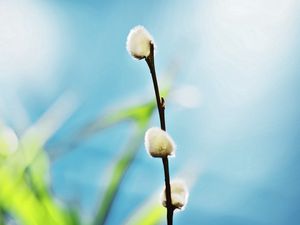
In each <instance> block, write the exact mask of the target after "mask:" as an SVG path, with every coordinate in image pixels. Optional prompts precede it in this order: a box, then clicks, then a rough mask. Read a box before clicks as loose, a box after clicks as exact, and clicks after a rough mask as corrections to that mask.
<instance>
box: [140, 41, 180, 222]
mask: <svg viewBox="0 0 300 225" xmlns="http://www.w3.org/2000/svg"><path fill="white" fill-rule="evenodd" d="M145 60H146V62H147V64H148V67H149V70H150V73H151V77H152V82H153V87H154V92H155V97H156V103H157V109H158V115H159V120H160V127H161V129H162V130H164V131H166V122H165V100H164V98H161V97H160V94H159V88H158V83H157V78H156V72H155V64H154V46H153V44H152V43H150V55H149V56H148V57H147V58H145ZM162 162H163V167H164V176H165V186H166V207H167V222H168V225H173V212H174V207H173V205H172V199H171V185H170V172H169V161H168V157H163V158H162Z"/></svg>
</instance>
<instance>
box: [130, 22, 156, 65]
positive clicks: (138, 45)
mask: <svg viewBox="0 0 300 225" xmlns="http://www.w3.org/2000/svg"><path fill="white" fill-rule="evenodd" d="M151 44H152V45H154V41H153V38H152V36H151V35H150V33H149V32H148V31H147V30H146V29H145V28H144V27H143V26H136V27H134V28H132V29H131V30H130V32H129V34H128V36H127V43H126V48H127V51H128V52H129V54H130V55H132V56H133V57H134V58H136V59H144V58H147V57H148V56H149V55H150V51H151V50H150V49H151Z"/></svg>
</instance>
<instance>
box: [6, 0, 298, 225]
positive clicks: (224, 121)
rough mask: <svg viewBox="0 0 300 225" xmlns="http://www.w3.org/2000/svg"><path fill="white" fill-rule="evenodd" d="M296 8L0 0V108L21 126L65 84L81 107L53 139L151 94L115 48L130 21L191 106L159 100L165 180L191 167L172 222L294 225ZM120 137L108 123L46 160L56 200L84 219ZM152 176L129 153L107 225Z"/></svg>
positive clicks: (288, 1)
mask: <svg viewBox="0 0 300 225" xmlns="http://www.w3.org/2000/svg"><path fill="white" fill-rule="evenodd" d="M299 6H300V4H299V2H298V1H297V0H275V1H271V0H260V1H258V0H243V1H240V0H225V1H221V0H220V1H217V0H214V1H188V2H183V1H179V0H178V1H161V2H159V1H92V0H89V1H79V0H78V1H9V0H6V1H5V0H4V1H1V2H0V90H1V95H0V113H1V114H0V115H1V117H2V118H3V120H5V121H7V122H8V123H9V124H11V125H12V126H13V127H14V128H15V129H17V130H18V131H19V133H22V131H23V130H24V129H25V128H26V127H27V126H28V125H29V124H30V123H31V122H33V121H35V120H36V119H37V118H38V117H39V116H40V115H41V114H42V113H43V112H44V111H45V110H46V109H47V108H48V107H49V106H50V105H51V104H52V103H53V102H54V101H55V99H56V98H57V97H58V96H60V95H61V94H62V93H64V92H65V91H72V92H73V93H74V94H75V95H76V96H77V98H78V102H79V103H80V106H81V107H80V108H79V109H78V111H77V112H76V113H75V115H73V116H72V117H71V118H70V120H69V121H68V122H67V124H65V126H64V127H62V128H61V130H60V131H59V132H58V133H57V135H56V136H55V137H54V138H53V141H55V140H62V139H64V137H65V136H67V135H68V134H70V133H71V132H72V131H74V130H76V129H77V128H78V127H79V126H80V125H82V124H84V123H85V122H87V121H89V120H90V119H92V118H94V117H95V116H97V115H98V114H99V113H103V112H104V111H105V110H106V109H107V107H115V106H117V105H118V104H122V105H124V104H126V102H128V101H131V100H132V99H134V98H136V96H148V95H152V94H153V93H152V89H151V88H152V87H151V83H150V78H149V75H148V70H147V68H146V64H145V63H144V62H142V61H135V60H133V59H132V58H131V57H129V55H128V53H127V52H126V49H125V41H126V37H127V34H128V32H129V30H130V29H131V28H132V27H133V26H135V25H138V24H141V25H144V26H145V27H146V28H147V29H148V30H149V31H150V33H151V34H152V35H153V37H154V39H155V42H156V45H157V53H156V63H157V71H158V74H159V80H161V77H162V74H163V72H164V71H166V70H167V69H168V68H170V67H171V68H172V67H177V66H178V68H179V69H178V75H177V77H176V81H175V87H174V90H182V88H184V89H183V90H185V91H182V92H179V93H181V95H183V94H187V95H188V94H189V93H192V96H191V97H189V98H191V102H192V103H193V104H192V106H193V107H192V108H187V107H182V105H180V104H178V103H176V101H174V99H173V100H172V101H171V100H170V101H169V102H167V112H166V117H167V126H168V129H169V132H170V133H171V134H172V135H173V136H174V138H175V140H176V142H177V145H178V152H177V157H176V158H175V159H173V160H172V161H171V170H172V175H174V174H176V173H177V172H179V171H181V169H182V168H184V167H185V165H187V164H191V165H194V167H195V168H194V171H195V174H198V177H197V181H196V182H195V184H194V186H193V189H192V190H191V195H190V202H189V205H188V207H187V209H186V211H184V212H183V213H180V214H177V215H176V218H175V222H176V224H206V225H208V224H214V225H216V224H222V225H225V224H230V225H233V224H239V225H240V224H259V225H263V224H273V225H276V224H278V225H281V224H291V225H293V224H295V225H296V224H299V223H300V216H299V215H300V214H299V210H300V205H299V201H300V191H299V188H298V187H299V184H300V175H299V172H298V171H299V169H300V167H299V163H298V161H299V159H300V157H299V154H300V152H299V151H300V146H299V145H300V141H299V140H300V139H299V126H300V120H299V115H300V114H299V111H300V107H299V88H300V87H299V86H300V78H299V72H300V68H299V62H298V61H299V60H298V59H299V56H300V46H299V41H298V37H299V21H300V18H299V10H300V9H299ZM187 90H188V91H187ZM194 95H196V97H193V96H194ZM177 100H178V99H177ZM177 102H178V101H177ZM194 103H197V104H194ZM157 122H158V121H157V118H156V117H155V118H153V122H152V124H153V125H157V124H158V123H157ZM128 131H129V126H128V124H122V125H120V126H117V127H115V128H113V129H110V130H108V131H107V132H105V133H103V134H101V135H99V136H97V137H95V138H94V139H92V140H89V141H87V142H86V143H84V144H82V145H81V146H80V147H79V148H78V149H76V151H74V152H72V153H71V154H69V155H66V156H65V157H63V158H61V159H59V160H57V161H56V162H55V163H54V164H53V165H52V178H53V190H54V193H55V194H56V195H57V197H58V198H60V199H62V200H64V201H67V202H70V203H74V204H78V207H80V209H82V212H83V215H84V217H86V218H89V217H90V216H91V215H92V214H93V211H92V210H93V209H94V206H95V204H96V199H97V198H99V196H101V193H102V191H103V190H104V187H105V184H106V183H105V181H106V180H107V177H106V174H107V171H109V169H108V168H109V165H110V162H111V161H112V160H113V159H114V158H115V157H116V156H117V155H118V154H119V152H118V151H117V150H116V149H120V144H121V145H124V144H125V143H126V137H127V136H128V134H129V133H128ZM161 172H162V171H161V165H160V162H158V161H157V162H156V161H153V160H150V159H149V158H148V156H147V154H145V152H144V150H143V148H141V151H140V152H139V154H138V157H137V159H136V161H135V163H134V165H133V166H132V167H131V169H130V171H129V173H128V175H127V177H126V179H125V183H124V186H123V187H122V190H121V192H120V194H119V196H118V198H117V201H119V205H118V207H114V208H113V214H112V216H111V217H110V218H109V221H108V224H120V223H121V221H122V219H124V218H126V217H127V216H128V215H129V214H130V213H131V212H132V209H134V208H136V207H138V205H139V204H140V203H141V202H142V201H143V200H145V199H147V197H149V195H150V194H149V193H152V192H153V191H155V190H156V189H157V188H158V187H160V186H162V176H161ZM129 206H133V207H132V208H131V207H129Z"/></svg>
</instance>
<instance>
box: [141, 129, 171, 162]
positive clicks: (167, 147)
mask: <svg viewBox="0 0 300 225" xmlns="http://www.w3.org/2000/svg"><path fill="white" fill-rule="evenodd" d="M145 147H146V150H147V152H148V153H149V155H151V156H153V157H167V156H172V155H175V149H176V146H175V143H174V141H173V139H172V138H171V137H170V135H169V134H168V133H167V132H166V131H163V130H162V129H160V128H158V127H152V128H150V129H148V130H147V132H146V134H145Z"/></svg>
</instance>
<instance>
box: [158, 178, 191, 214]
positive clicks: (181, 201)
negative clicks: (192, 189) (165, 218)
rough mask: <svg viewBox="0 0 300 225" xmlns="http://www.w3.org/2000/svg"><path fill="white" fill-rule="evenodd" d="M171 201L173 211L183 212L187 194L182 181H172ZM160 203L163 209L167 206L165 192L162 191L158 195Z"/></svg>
mask: <svg viewBox="0 0 300 225" xmlns="http://www.w3.org/2000/svg"><path fill="white" fill-rule="evenodd" d="M170 185H171V199H172V205H173V207H174V208H175V209H179V210H183V209H184V207H185V206H186V204H187V201H188V197H189V192H188V188H187V186H186V184H185V182H184V181H182V180H174V181H172V182H171V184H170ZM160 200H161V203H162V205H163V206H164V207H166V205H167V200H166V191H165V189H164V190H163V191H162V193H161V195H160Z"/></svg>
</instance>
